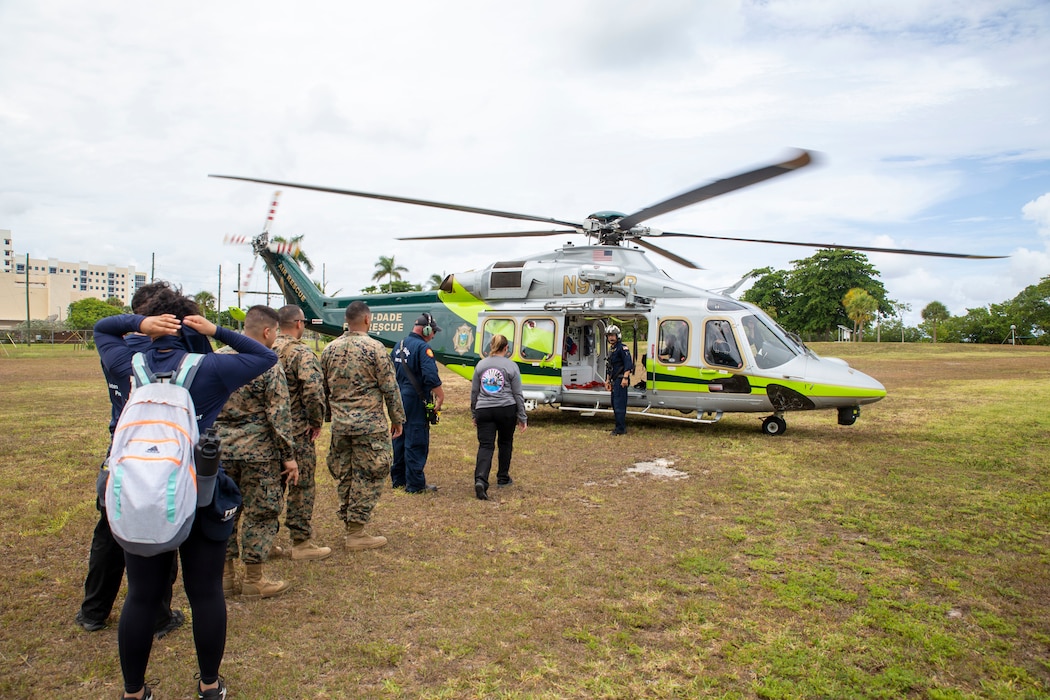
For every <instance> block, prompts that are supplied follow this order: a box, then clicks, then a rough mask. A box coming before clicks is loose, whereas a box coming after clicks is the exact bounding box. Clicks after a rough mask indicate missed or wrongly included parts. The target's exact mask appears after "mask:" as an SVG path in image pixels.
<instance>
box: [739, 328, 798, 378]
mask: <svg viewBox="0 0 1050 700" xmlns="http://www.w3.org/2000/svg"><path fill="white" fill-rule="evenodd" d="M743 322H744V335H745V336H746V337H747V343H748V345H750V346H751V355H752V356H754V358H755V366H757V367H758V368H759V369H771V368H773V367H778V366H780V365H782V364H784V363H785V362H787V361H788V360H790V359H791V358H793V357H795V352H794V351H792V349H791V347H790V346H789V345H788V344H787V343H785V342H784V341H783V340H782V339H781V338H780V337H779V336H778V335H777V334H776V333H775V332H774V331H773V330H772V329H771V328H770V327H769V326H767V325H766V324H764V323H763V322H762V320H761V319H760V318H759V317H757V316H744V318H743Z"/></svg>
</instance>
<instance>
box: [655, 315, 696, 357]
mask: <svg viewBox="0 0 1050 700" xmlns="http://www.w3.org/2000/svg"><path fill="white" fill-rule="evenodd" d="M657 342H658V343H659V345H658V348H659V351H658V353H657V354H658V356H659V358H660V362H662V363H664V364H665V365H680V364H682V363H683V362H685V359H686V358H687V357H689V324H688V323H687V322H686V321H683V320H681V319H664V320H663V321H660V336H659V338H658V339H657Z"/></svg>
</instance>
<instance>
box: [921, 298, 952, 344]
mask: <svg viewBox="0 0 1050 700" xmlns="http://www.w3.org/2000/svg"><path fill="white" fill-rule="evenodd" d="M920 313H921V314H922V320H923V321H925V322H926V325H927V327H929V328H930V329H932V331H933V332H932V333H931V334H930V335H932V336H933V342H935V343H936V342H937V326H939V325H940V324H942V323H944V322H945V321H947V320H948V319H949V318H951V317H952V315H951V313H949V311H948V307H947V306H945V305H944V304H942V303H941V302H939V301H931V302H930V303H929V304H927V305H926V306H925V307H924V308H923V310H922V311H921V312H920Z"/></svg>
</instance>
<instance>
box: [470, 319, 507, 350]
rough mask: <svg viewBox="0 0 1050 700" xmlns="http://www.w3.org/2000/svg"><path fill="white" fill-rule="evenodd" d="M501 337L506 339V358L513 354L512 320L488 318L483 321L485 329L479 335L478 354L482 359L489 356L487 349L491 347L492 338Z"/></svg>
mask: <svg viewBox="0 0 1050 700" xmlns="http://www.w3.org/2000/svg"><path fill="white" fill-rule="evenodd" d="M494 335H502V336H503V337H504V338H506V339H507V342H508V343H509V345H508V346H507V356H508V357H510V356H511V355H513V354H514V347H515V345H514V319H510V318H489V319H486V320H485V327H484V330H483V331H482V333H481V348H480V352H479V353H478V354H480V355H481V356H482V357H488V356H489V348H491V347H492V336H494Z"/></svg>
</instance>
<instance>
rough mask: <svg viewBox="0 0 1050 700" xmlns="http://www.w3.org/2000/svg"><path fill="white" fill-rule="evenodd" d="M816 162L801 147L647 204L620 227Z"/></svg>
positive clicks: (623, 219)
mask: <svg viewBox="0 0 1050 700" xmlns="http://www.w3.org/2000/svg"><path fill="white" fill-rule="evenodd" d="M812 162H813V155H812V154H811V153H810V152H809V151H799V152H798V155H796V156H795V157H794V158H792V159H791V160H786V161H784V162H783V163H776V164H774V165H767V166H766V167H764V168H758V169H757V170H750V171H748V172H746V173H740V174H739V175H733V176H731V177H727V178H725V179H724V180H715V181H714V182H712V183H710V184H707V185H701V186H700V187H697V188H695V189H692V190H689V191H688V192H683V193H682V194H679V195H676V196H674V197H671V198H670V199H665V200H664V201H662V202H660V203H658V204H654V205H652V206H651V207H646V208H645V209H642V210H641V211H637V212H635V213H633V214H630V215H628V216H625V217H623V218H622V219H620V221H619V226H620V229H621V230H623V231H629V230H630V229H631V228H633V227H634V226H636V225H638V224H640V223H642V222H643V221H645V220H646V219H651V218H653V217H654V216H660V215H661V214H666V213H667V212H671V211H674V210H675V209H681V208H682V207H687V206H689V205H690V204H696V203H697V202H702V201H704V200H705V199H711V198H712V197H717V196H719V195H723V194H726V193H728V192H732V191H734V190H739V189H741V188H743V187H748V186H750V185H754V184H757V183H759V182H762V181H764V180H769V179H771V178H774V177H777V176H780V175H786V174H787V173H790V172H793V171H795V170H798V169H799V168H803V167H805V166H807V165H809V164H810V163H812Z"/></svg>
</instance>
